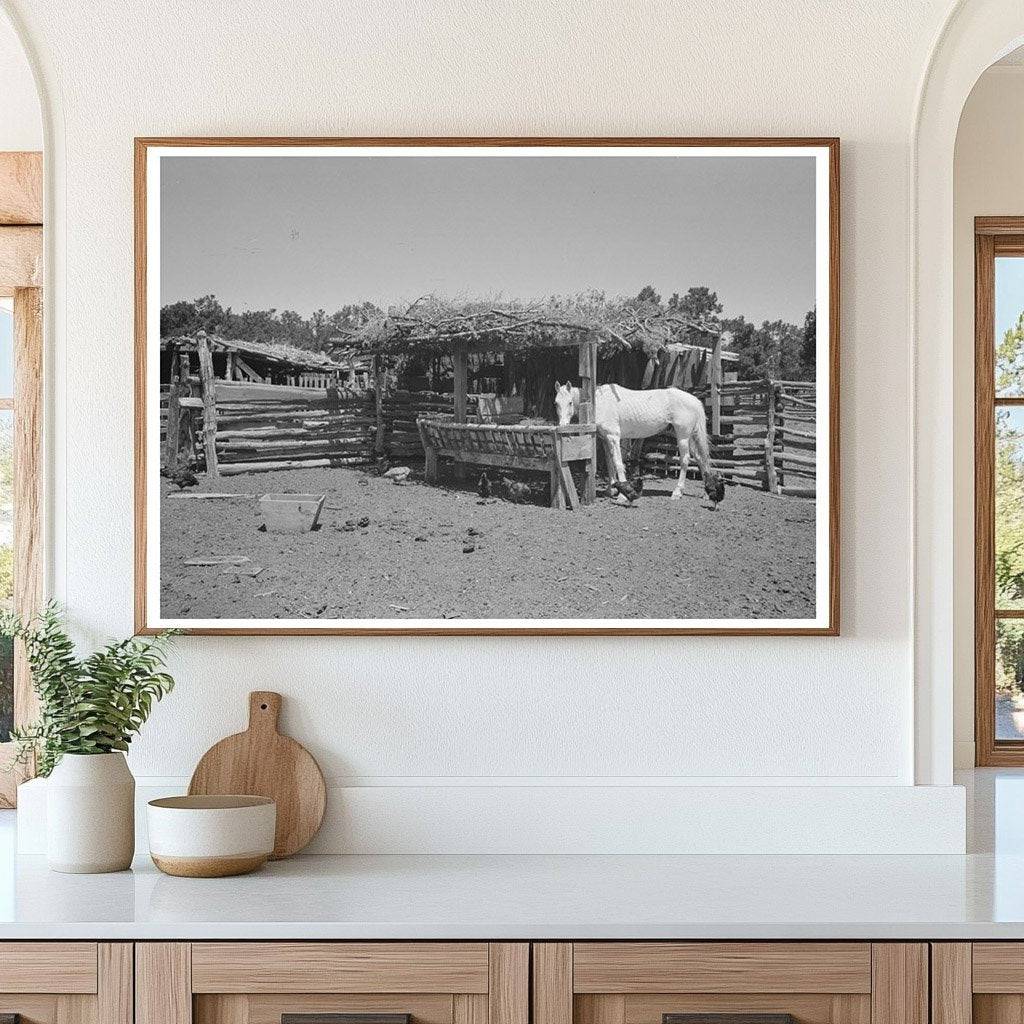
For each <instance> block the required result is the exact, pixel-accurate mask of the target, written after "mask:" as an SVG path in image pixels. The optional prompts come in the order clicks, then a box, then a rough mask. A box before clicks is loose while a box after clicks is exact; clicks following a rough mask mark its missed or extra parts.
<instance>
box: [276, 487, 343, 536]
mask: <svg viewBox="0 0 1024 1024" xmlns="http://www.w3.org/2000/svg"><path fill="white" fill-rule="evenodd" d="M326 499H327V495H325V494H264V495H263V497H262V498H260V512H261V513H262V515H263V525H264V526H265V527H266V529H267V533H309V531H310V530H312V529H313V528H314V527H315V526H316V524H317V523H318V522H319V520H320V512H321V510H322V509H323V507H324V502H325V501H326Z"/></svg>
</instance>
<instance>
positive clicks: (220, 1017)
mask: <svg viewBox="0 0 1024 1024" xmlns="http://www.w3.org/2000/svg"><path fill="white" fill-rule="evenodd" d="M135 971H136V973H135V977H136V986H137V1000H136V1020H135V1024H282V1018H284V1017H286V1016H289V1017H295V1016H298V1017H299V1018H300V1019H301V1018H302V1017H306V1018H308V1019H309V1024H316V1022H317V1018H320V1019H321V1021H322V1018H324V1017H325V1016H327V1015H337V1014H359V1015H363V1020H362V1021H360V1022H358V1024H391V1022H390V1021H386V1019H385V1020H381V1019H380V1015H388V1016H393V1015H396V1014H398V1015H406V1016H407V1017H408V1021H409V1024H528V1020H529V991H530V978H529V974H530V955H529V946H528V945H527V944H526V943H522V942H492V943H487V942H196V943H139V944H138V945H137V946H136V954H135ZM367 1015H377V1018H378V1020H377V1021H376V1022H375V1021H374V1018H373V1016H369V1017H367ZM332 1024H333V1022H332ZM343 1024H355V1022H349V1021H346V1022H343Z"/></svg>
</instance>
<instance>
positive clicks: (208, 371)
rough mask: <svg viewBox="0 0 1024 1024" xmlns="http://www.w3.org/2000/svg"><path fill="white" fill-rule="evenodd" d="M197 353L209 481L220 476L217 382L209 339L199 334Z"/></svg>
mask: <svg viewBox="0 0 1024 1024" xmlns="http://www.w3.org/2000/svg"><path fill="white" fill-rule="evenodd" d="M196 348H197V350H198V352H199V384H200V386H201V387H202V390H203V448H204V450H205V452H206V475H207V476H208V477H209V478H210V479H211V480H216V479H217V477H218V476H220V470H219V467H218V465H217V382H216V380H215V379H214V376H213V356H212V354H211V353H210V339H209V338H208V337H207V336H206V335H205V334H202V333H200V335H199V336H198V337H197V338H196Z"/></svg>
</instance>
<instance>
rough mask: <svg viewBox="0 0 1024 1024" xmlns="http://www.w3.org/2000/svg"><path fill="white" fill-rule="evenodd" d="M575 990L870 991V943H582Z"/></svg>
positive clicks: (575, 968) (575, 957)
mask: <svg viewBox="0 0 1024 1024" xmlns="http://www.w3.org/2000/svg"><path fill="white" fill-rule="evenodd" d="M573 991H574V992H593V993H598V992H621V993H641V992H757V993H760V992H828V993H836V992H856V993H868V992H870V991H871V945H870V943H866V942H860V943H841V942H808V943H785V942H721V943H719V942H608V943H605V942H578V943H576V944H575V947H574V952H573Z"/></svg>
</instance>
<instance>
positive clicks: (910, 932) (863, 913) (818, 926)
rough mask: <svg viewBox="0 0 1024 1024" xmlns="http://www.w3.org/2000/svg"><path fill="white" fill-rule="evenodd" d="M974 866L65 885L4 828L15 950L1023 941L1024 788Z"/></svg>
mask: <svg viewBox="0 0 1024 1024" xmlns="http://www.w3.org/2000/svg"><path fill="white" fill-rule="evenodd" d="M963 781H964V782H965V783H966V784H967V785H968V792H969V808H970V819H971V828H970V836H971V846H970V849H971V851H972V852H971V853H970V854H968V855H967V856H910V855H908V856H892V857H889V856H789V857H779V856H733V857H726V856H714V857H712V856H605V857H596V856H377V857H365V856H359V857H357V856H350V857H296V858H293V859H292V860H288V861H281V862H278V863H274V864H268V865H267V866H266V867H265V868H264V869H263V870H262V871H260V872H258V873H256V874H253V875H248V876H245V877H242V878H226V879H181V878H170V877H168V876H166V875H162V874H160V872H158V871H157V870H156V868H154V867H153V865H152V863H151V862H150V861H149V860H148V858H142V857H139V858H137V859H136V864H135V868H134V870H132V871H126V872H121V873H119V874H113V875H59V874H55V873H53V872H51V871H49V870H47V868H46V864H45V860H44V858H42V857H37V856H31V857H21V858H18V857H16V856H15V853H14V849H15V847H14V828H13V825H14V815H13V813H11V812H0V940H2V939H5V938H6V939H13V938H26V939H33V938H34V939H56V938H62V939H69V938H81V939H339V940H345V939H348V940H359V939H523V940H526V939H995V938H1004V939H1007V938H1013V939H1024V772H1016V773H1011V772H1006V771H999V772H975V773H970V775H969V776H968V777H966V778H964V780H963Z"/></svg>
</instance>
